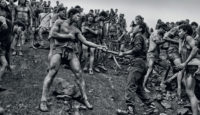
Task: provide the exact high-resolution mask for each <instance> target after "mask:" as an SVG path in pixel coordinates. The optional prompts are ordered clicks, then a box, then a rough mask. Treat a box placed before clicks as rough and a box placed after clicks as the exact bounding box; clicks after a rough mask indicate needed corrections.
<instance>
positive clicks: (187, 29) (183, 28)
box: [179, 24, 193, 38]
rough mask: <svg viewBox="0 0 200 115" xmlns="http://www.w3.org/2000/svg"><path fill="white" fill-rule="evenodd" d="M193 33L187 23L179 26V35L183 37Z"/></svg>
mask: <svg viewBox="0 0 200 115" xmlns="http://www.w3.org/2000/svg"><path fill="white" fill-rule="evenodd" d="M192 34H193V30H192V27H191V25H189V24H184V25H181V26H179V37H180V38H184V36H187V35H189V36H191V35H192Z"/></svg>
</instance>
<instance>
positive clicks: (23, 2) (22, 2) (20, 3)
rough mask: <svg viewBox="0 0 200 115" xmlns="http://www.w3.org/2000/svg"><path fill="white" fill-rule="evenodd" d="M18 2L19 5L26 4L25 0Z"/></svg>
mask: <svg viewBox="0 0 200 115" xmlns="http://www.w3.org/2000/svg"><path fill="white" fill-rule="evenodd" d="M18 4H19V5H26V0H19V2H18Z"/></svg>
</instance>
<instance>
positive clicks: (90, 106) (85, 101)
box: [84, 100, 93, 110]
mask: <svg viewBox="0 0 200 115" xmlns="http://www.w3.org/2000/svg"><path fill="white" fill-rule="evenodd" d="M84 104H85V106H86V107H87V108H88V109H90V110H92V109H93V106H92V105H91V104H90V103H89V102H88V100H84Z"/></svg>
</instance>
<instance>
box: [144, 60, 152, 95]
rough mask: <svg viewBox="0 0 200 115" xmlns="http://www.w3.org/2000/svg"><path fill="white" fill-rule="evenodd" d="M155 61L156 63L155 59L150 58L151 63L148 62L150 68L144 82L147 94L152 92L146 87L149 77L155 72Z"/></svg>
mask: <svg viewBox="0 0 200 115" xmlns="http://www.w3.org/2000/svg"><path fill="white" fill-rule="evenodd" d="M154 61H155V59H154V58H149V61H148V67H149V68H148V70H147V73H146V75H145V76H144V81H143V88H144V91H145V92H150V90H148V89H147V87H146V83H147V80H148V78H149V76H150V75H151V73H152V71H153V66H154Z"/></svg>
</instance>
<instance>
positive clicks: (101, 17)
mask: <svg viewBox="0 0 200 115" xmlns="http://www.w3.org/2000/svg"><path fill="white" fill-rule="evenodd" d="M107 17H108V14H107V13H106V12H105V11H101V12H100V14H99V19H100V21H104V20H105V19H106V18H107Z"/></svg>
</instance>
